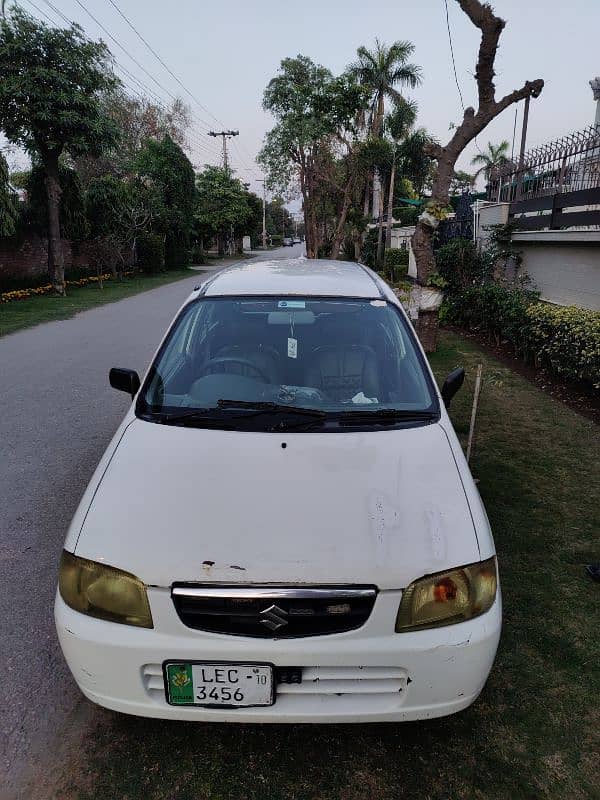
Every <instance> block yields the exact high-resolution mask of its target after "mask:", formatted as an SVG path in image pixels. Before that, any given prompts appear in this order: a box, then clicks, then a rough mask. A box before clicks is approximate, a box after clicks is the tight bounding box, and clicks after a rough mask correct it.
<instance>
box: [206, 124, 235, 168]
mask: <svg viewBox="0 0 600 800" xmlns="http://www.w3.org/2000/svg"><path fill="white" fill-rule="evenodd" d="M208 135H209V136H215V137H216V136H221V137H222V138H223V167H224V168H225V172H226V173H227V174H228V175H229V159H228V158H227V139H231V138H232V137H234V136H239V135H240V132H239V131H209V132H208Z"/></svg>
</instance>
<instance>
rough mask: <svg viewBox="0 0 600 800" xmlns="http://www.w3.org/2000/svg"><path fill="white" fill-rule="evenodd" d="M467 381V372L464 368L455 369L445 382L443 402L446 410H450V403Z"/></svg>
mask: <svg viewBox="0 0 600 800" xmlns="http://www.w3.org/2000/svg"><path fill="white" fill-rule="evenodd" d="M464 379H465V371H464V369H463V368H462V367H457V368H456V369H453V370H452V372H451V373H450V375H448V377H447V378H446V380H445V381H444V385H443V386H442V400H443V401H444V405H445V406H446V408H450V401H451V400H452V398H453V397H454V395H455V394H456V393H457V392H458V390H459V389H460V387H461V386H462V385H463V381H464Z"/></svg>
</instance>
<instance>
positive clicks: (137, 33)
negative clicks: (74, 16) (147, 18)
mask: <svg viewBox="0 0 600 800" xmlns="http://www.w3.org/2000/svg"><path fill="white" fill-rule="evenodd" d="M78 2H79V0H78ZM108 2H109V3H110V4H111V6H113V8H114V9H115V10H116V11H117V12H118V13H119V14H120V15H121V17H122V18H123V19H124V20H125V22H126V23H127V24H128V25H129V27H130V28H131V30H132V31H133V32H134V33H135V35H136V36H137V37H138V39H140V40H141V41H142V42H143V43H144V44H145V45H146V47H147V48H148V50H149V51H150V52H151V53H152V55H153V56H154V57H155V58H156V59H157V60H158V61H159V62H160V63H161V64H162V66H163V67H164V68H165V69H166V70H167V72H168V73H169V75H170V76H171V77H172V78H173V80H175V81H176V82H177V83H178V84H179V86H181V88H182V89H183V90H184V91H185V92H186V93H187V94H188V95H189V96H190V97H191V98H192V100H193V101H194V102H195V103H196V104H197V105H198V106H199V107H200V108H201V109H202V110H203V111H204V112H205V113H206V114H208V115H209V117H212V119H213V120H214V121H215V122H218V123H219V125H223V127H225V125H224V123H223V122H221V120H219V119H217V117H215V115H214V114H213V113H212V112H211V111H210V110H209V109H208V108H206V106H205V105H203V104H202V103H201V102H200V100H198V98H197V97H196V96H195V95H194V94H192V92H190V90H189V89H188V88H187V86H185V85H184V84H183V83H182V81H181V80H180V79H179V78H178V77H177V75H175V73H174V72H173V70H172V69H171V68H170V67H169V66H167V64H165V62H164V61H163V60H162V58H161V57H160V56H159V54H158V53H157V52H156V50H155V49H154V48H153V47H152V45H151V44H150V43H149V42H148V41H147V40H146V39H145V38H144V37H143V36H142V34H141V33H140V32H139V31H138V29H137V28H136V27H135V25H134V24H133V23H132V22H131V20H130V19H128V17H126V16H125V14H124V13H123V12H122V11H121V9H120V8H119V6H118V5H117V4H116V3H115V2H114V0H108Z"/></svg>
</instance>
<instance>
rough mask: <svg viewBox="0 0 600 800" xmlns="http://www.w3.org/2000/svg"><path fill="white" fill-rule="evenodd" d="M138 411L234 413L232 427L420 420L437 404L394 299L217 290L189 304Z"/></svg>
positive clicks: (178, 417) (175, 419) (196, 420)
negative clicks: (238, 294)
mask: <svg viewBox="0 0 600 800" xmlns="http://www.w3.org/2000/svg"><path fill="white" fill-rule="evenodd" d="M137 412H138V415H139V416H143V417H144V418H145V419H149V420H151V421H161V422H166V423H172V424H180V423H182V421H183V422H186V424H194V425H199V426H202V423H203V420H204V421H206V422H207V424H208V422H212V423H216V424H217V426H220V423H227V422H228V421H229V422H232V421H233V420H234V419H235V421H236V422H235V424H233V423H232V424H231V425H230V427H234V428H235V427H244V420H249V419H250V418H252V419H253V425H254V427H259V428H263V429H271V423H272V421H273V418H275V417H276V418H277V419H282V417H286V416H287V417H288V418H289V417H290V415H291V416H292V417H295V418H297V424H296V426H295V427H297V428H300V427H301V426H302V425H305V426H306V427H308V423H309V422H310V419H311V417H312V418H313V419H314V420H315V421H316V420H333V419H338V420H339V419H343V420H344V421H345V424H348V420H354V421H356V423H357V424H358V423H360V425H363V424H367V425H368V424H369V421H372V422H373V424H375V423H376V422H377V424H388V425H389V424H391V422H393V420H394V419H395V417H396V416H398V417H403V418H404V419H411V420H413V421H415V420H419V421H423V420H427V419H431V418H433V417H435V416H436V415H437V412H438V403H437V399H436V397H435V394H434V392H433V390H432V386H431V381H430V378H429V376H428V375H427V372H426V370H425V369H424V364H423V361H422V357H421V356H420V354H419V353H418V351H417V348H416V347H415V344H414V334H412V332H411V331H410V329H409V326H408V324H407V323H406V320H405V319H404V317H403V316H402V314H401V313H400V312H399V310H398V309H397V308H396V307H395V306H394V305H393V304H392V303H388V302H386V301H385V300H368V299H331V298H315V297H306V298H303V299H301V298H296V297H294V298H290V297H219V298H200V299H198V300H196V301H193V302H192V303H190V304H189V305H188V306H186V307H185V308H184V310H183V311H182V313H181V314H180V316H179V318H178V319H177V320H176V322H175V324H174V326H173V328H172V330H171V332H170V333H169V336H168V337H167V339H166V341H165V343H164V344H163V346H162V348H161V350H160V352H159V354H158V356H157V358H156V360H155V362H154V364H153V366H152V368H151V370H150V373H149V375H148V378H147V380H146V382H145V384H144V387H143V388H142V391H141V393H140V397H139V399H138V404H137ZM286 412H289V413H288V414H287V415H286ZM310 412H314V413H310ZM270 418H271V419H270ZM288 421H289V420H288ZM282 425H283V422H282Z"/></svg>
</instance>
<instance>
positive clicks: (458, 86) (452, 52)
mask: <svg viewBox="0 0 600 800" xmlns="http://www.w3.org/2000/svg"><path fill="white" fill-rule="evenodd" d="M444 4H445V6H446V27H447V29H448V41H449V42H450V54H451V55H452V68H453V69H454V80H455V82H456V88H457V89H458V94H459V97H460V104H461V106H462V109H463V111H464V110H465V104H464V101H463V96H462V91H461V88H460V83H459V82H458V75H457V74H456V62H455V60H454V47H453V45H452V33H451V31H450V17H449V16H448V0H444Z"/></svg>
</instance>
